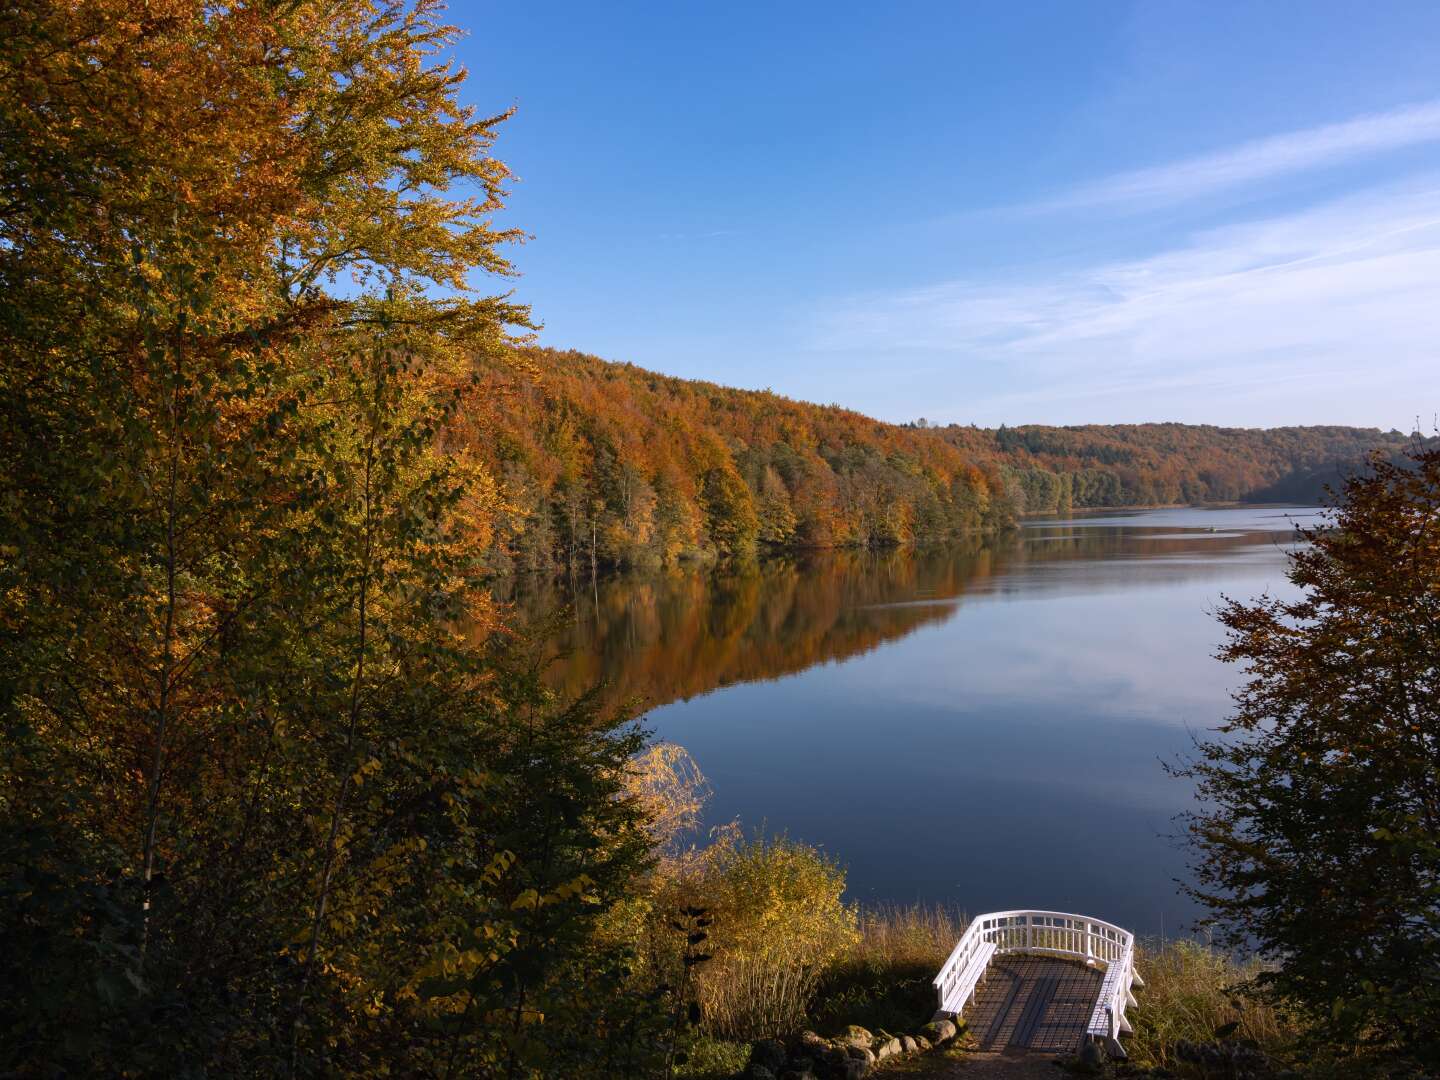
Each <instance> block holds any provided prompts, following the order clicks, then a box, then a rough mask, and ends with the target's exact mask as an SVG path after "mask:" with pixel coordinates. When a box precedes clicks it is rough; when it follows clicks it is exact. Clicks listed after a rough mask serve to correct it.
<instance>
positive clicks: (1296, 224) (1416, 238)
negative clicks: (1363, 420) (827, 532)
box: [811, 178, 1440, 425]
mask: <svg viewBox="0 0 1440 1080" xmlns="http://www.w3.org/2000/svg"><path fill="white" fill-rule="evenodd" d="M811 343H812V345H814V346H815V347H816V348H819V349H825V350H850V349H857V350H864V351H867V352H870V353H875V352H889V353H894V352H896V351H904V350H923V351H925V352H930V353H938V354H942V355H948V356H951V357H956V358H963V359H964V360H966V361H968V362H970V363H971V365H972V366H971V369H970V372H969V374H970V375H971V376H972V378H971V380H970V382H971V383H972V385H973V375H974V374H975V371H976V368H975V366H974V365H984V366H986V367H988V368H990V369H991V370H992V371H993V373H994V374H996V375H997V376H999V377H1000V381H1001V382H1003V383H1005V384H1007V385H1013V386H1015V387H1016V389H1015V390H1013V391H1007V390H1005V389H1001V390H1000V391H999V392H998V393H997V394H994V395H992V396H991V398H990V399H989V404H990V405H992V406H994V407H996V408H1000V407H1002V406H1003V407H1006V409H1007V411H1009V412H1010V415H1011V418H1012V419H1014V418H1016V413H1018V412H1021V411H1023V409H1024V408H1025V407H1027V406H1030V405H1033V404H1035V403H1043V402H1053V401H1054V400H1055V399H1056V398H1057V397H1061V396H1064V397H1065V398H1066V399H1074V398H1080V397H1084V398H1089V399H1092V400H1091V401H1090V403H1089V405H1088V408H1089V410H1090V411H1089V413H1088V414H1086V415H1088V416H1089V418H1091V419H1096V420H1099V419H1102V416H1099V415H1095V405H1094V402H1093V399H1094V398H1096V397H1111V398H1117V399H1120V398H1123V399H1126V415H1136V414H1137V413H1138V414H1141V415H1143V416H1144V417H1145V418H1149V419H1161V418H1185V414H1186V413H1187V408H1188V406H1189V405H1191V404H1196V403H1198V402H1199V400H1200V399H1202V398H1206V397H1207V396H1208V398H1209V401H1208V402H1207V404H1209V405H1210V408H1209V409H1208V410H1207V411H1208V415H1209V416H1210V417H1212V418H1215V417H1219V418H1222V419H1223V418H1224V416H1225V411H1224V410H1225V407H1226V401H1225V400H1224V399H1223V397H1218V396H1217V395H1223V394H1226V393H1237V392H1238V393H1240V394H1242V395H1244V396H1248V397H1249V398H1250V399H1252V400H1253V401H1256V402H1261V401H1267V400H1268V401H1274V402H1281V401H1286V400H1289V401H1302V402H1303V403H1304V404H1307V405H1310V406H1315V405H1317V404H1322V405H1323V403H1325V402H1327V401H1328V402H1329V403H1330V404H1331V406H1332V407H1330V408H1324V409H1321V410H1320V411H1315V410H1314V409H1313V408H1312V411H1311V412H1310V413H1309V414H1307V415H1309V416H1310V418H1311V422H1321V421H1324V420H1326V419H1329V418H1335V419H1337V420H1338V419H1343V418H1344V416H1352V417H1353V415H1354V414H1353V411H1350V412H1347V411H1346V409H1347V408H1348V407H1349V406H1352V405H1357V404H1359V403H1360V401H1361V400H1362V399H1368V400H1369V401H1370V402H1371V403H1372V404H1375V405H1376V407H1377V408H1381V409H1385V410H1393V409H1394V408H1395V407H1396V406H1395V404H1394V403H1395V402H1398V401H1401V400H1410V396H1409V395H1410V394H1412V393H1413V394H1416V395H1418V397H1417V398H1416V400H1415V401H1414V404H1415V406H1416V407H1417V408H1418V409H1420V410H1421V411H1423V412H1425V413H1427V414H1428V413H1429V412H1430V411H1431V410H1433V409H1434V408H1435V407H1436V406H1437V405H1440V401H1437V400H1434V399H1435V396H1436V395H1437V394H1440V178H1432V179H1430V180H1428V181H1427V182H1425V183H1422V184H1418V185H1412V186H1410V187H1409V188H1405V189H1385V190H1375V191H1371V192H1368V193H1365V194H1363V195H1360V196H1356V197H1352V198H1348V199H1344V200H1339V201H1335V202H1332V203H1328V204H1325V205H1322V206H1319V207H1316V208H1312V209H1310V210H1306V211H1303V212H1298V213H1293V214H1288V215H1284V216H1280V217H1274V218H1270V219H1266V220H1261V221H1256V222H1251V223H1248V224H1243V225H1233V226H1227V227H1225V228H1220V229H1213V230H1210V231H1207V232H1203V233H1199V234H1197V235H1195V236H1193V237H1192V238H1190V239H1189V240H1188V242H1186V243H1184V244H1182V245H1180V246H1177V247H1175V248H1173V249H1171V250H1168V251H1163V252H1161V253H1158V254H1155V255H1151V256H1148V257H1144V258H1138V259H1130V260H1119V261H1110V262H1104V263H1098V264H1096V265H1092V266H1088V267H1082V268H1080V269H1074V270H1069V271H1066V272H1064V273H1060V274H1056V275H1050V276H1047V277H1045V278H1043V279H1041V278H1034V277H1032V278H1030V279H1021V280H1013V281H1010V282H1007V283H1002V284H995V283H980V282H975V281H963V280H962V281H949V282H944V283H941V284H937V285H934V286H931V287H928V288H922V289H916V290H912V291H908V292H903V293H898V294H890V295H881V296H869V297H852V298H849V299H847V300H845V301H844V302H843V303H841V304H837V305H835V306H834V307H831V308H829V309H827V310H825V311H824V312H822V313H820V315H819V317H818V319H817V321H816V323H815V325H814V327H813V335H812V338H811ZM955 374H956V375H957V376H960V375H961V373H960V372H956V373H955ZM960 393H961V391H960V389H959V386H958V384H957V391H956V400H957V401H959V400H962V399H961V397H960ZM1327 394H1328V395H1329V396H1328V397H1326V395H1327ZM1196 395H1199V396H1198V397H1197V396H1196ZM1427 395H1428V396H1427ZM969 400H970V402H971V404H972V406H973V404H974V401H975V399H974V397H973V395H972V396H971V398H970V399H969ZM1147 405H1148V408H1145V407H1144V406H1147ZM1334 406H1343V407H1340V408H1337V407H1334ZM1157 410H1159V411H1157ZM931 411H932V412H933V411H934V410H933V409H932V410H931ZM1077 411H1078V412H1079V413H1082V414H1085V413H1086V407H1084V403H1082V407H1080V408H1078V409H1077ZM1045 412H1046V413H1047V414H1048V415H1049V416H1050V418H1051V419H1054V418H1055V417H1054V415H1053V410H1045ZM1113 414H1114V410H1110V411H1109V415H1111V416H1112V418H1113ZM971 415H973V413H972V414H971ZM1032 415H1033V413H1032ZM1372 415H1375V414H1373V413H1372ZM1034 418H1035V419H1041V418H1042V417H1040V416H1035V417H1034ZM1382 419H1383V418H1381V417H1379V416H1376V417H1375V421H1374V422H1380V421H1381V420H1382ZM1409 419H1411V417H1410V416H1409V415H1404V416H1391V417H1390V418H1389V419H1388V420H1386V421H1385V422H1386V423H1387V425H1388V423H1395V424H1403V423H1405V422H1407V421H1408V420H1409ZM1066 422H1070V421H1066ZM1234 422H1248V421H1244V420H1241V419H1240V418H1239V417H1238V416H1237V417H1236V419H1235V421H1234Z"/></svg>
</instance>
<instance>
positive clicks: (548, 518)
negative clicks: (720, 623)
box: [454, 348, 1407, 572]
mask: <svg viewBox="0 0 1440 1080" xmlns="http://www.w3.org/2000/svg"><path fill="white" fill-rule="evenodd" d="M520 355H521V358H522V359H523V363H522V364H515V363H511V364H507V365H502V364H497V363H496V362H495V361H494V360H483V359H482V360H480V361H478V362H477V367H478V369H479V370H480V372H481V378H482V382H483V385H484V386H485V388H486V389H485V393H484V395H483V397H482V400H483V401H484V402H485V403H486V404H485V406H484V409H483V411H481V412H479V413H476V414H475V415H474V416H461V417H460V418H459V420H458V421H457V426H456V429H455V443H454V445H455V446H457V447H465V448H467V449H469V450H471V451H473V452H474V453H476V454H478V455H479V456H480V457H481V458H483V460H484V461H485V464H486V467H487V469H488V470H489V472H490V474H491V475H492V476H493V477H494V478H495V481H496V483H497V485H498V491H499V505H498V510H497V513H496V516H495V518H494V522H493V529H494V543H493V546H492V547H491V549H490V552H489V555H488V560H489V565H490V566H491V567H492V568H494V569H495V570H497V571H501V572H511V571H515V570H547V571H548V570H555V569H560V570H565V571H568V572H576V571H579V570H586V571H589V570H590V569H592V568H596V567H614V566H659V565H669V564H674V563H677V562H680V561H684V560H696V559H701V560H703V559H713V558H717V557H724V556H747V555H751V554H754V553H756V552H764V551H772V552H773V551H780V550H787V549H800V548H825V547H869V548H875V547H886V546H891V545H896V544H906V543H913V542H923V541H939V540H953V539H955V538H957V537H961V536H966V535H973V534H975V533H977V532H994V531H996V530H999V529H1003V528H1004V527H1005V526H1007V525H1008V524H1010V523H1011V522H1013V521H1014V520H1015V518H1016V516H1017V515H1019V514H1023V513H1054V512H1066V511H1069V510H1072V509H1083V508H1087V507H1117V506H1138V505H1154V504H1168V503H1189V502H1211V501H1227V500H1245V499H1252V500H1266V499H1269V500H1273V501H1287V500H1294V501H1303V500H1313V499H1317V498H1318V497H1319V495H1320V492H1321V488H1322V487H1323V485H1324V484H1325V483H1327V482H1331V481H1335V482H1338V480H1339V478H1340V476H1341V475H1342V474H1343V473H1344V472H1346V471H1352V470H1355V469H1359V468H1363V466H1364V463H1365V460H1366V457H1367V455H1368V454H1370V453H1371V452H1372V451H1375V450H1381V451H1384V452H1387V453H1395V452H1398V451H1399V450H1400V449H1402V448H1403V447H1404V446H1405V445H1407V440H1406V438H1405V437H1402V436H1401V435H1400V434H1399V433H1398V432H1391V433H1385V432H1380V431H1376V430H1365V429H1358V428H1336V427H1315V428H1277V429H1274V430H1269V431H1262V430H1242V429H1232V428H1215V427H1203V426H1187V425H1183V424H1142V425H1132V426H1120V427H1095V426H1092V427H1077V428H1047V427H1021V428H1000V429H998V430H984V429H980V428H972V427H962V426H958V425H952V426H950V427H935V428H931V427H922V426H919V425H918V424H906V425H896V424H885V423H881V422H880V421H877V420H872V419H870V418H869V417H866V416H863V415H861V414H860V413H857V412H853V411H851V410H848V409H843V408H840V407H839V406H833V405H831V406H822V405H812V404H807V403H805V402H798V401H792V400H789V399H787V398H784V397H781V396H779V395H777V394H773V393H769V392H759V391H746V390H735V389H730V388H727V387H722V386H717V385H715V384H713V383H705V382H694V381H688V380H684V379H676V378H671V377H668V376H664V375H659V374H656V373H654V372H650V371H646V370H644V369H642V368H638V367H635V366H633V365H630V364H616V363H607V362H605V361H602V360H599V359H597V358H595V357H593V356H587V355H585V354H583V353H576V352H564V353H561V352H555V351H552V350H546V349H535V348H529V349H525V350H523V352H522V353H521V354H520Z"/></svg>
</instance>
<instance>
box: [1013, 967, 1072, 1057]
mask: <svg viewBox="0 0 1440 1080" xmlns="http://www.w3.org/2000/svg"><path fill="white" fill-rule="evenodd" d="M1030 985H1031V988H1030V994H1029V1000H1028V1001H1026V1003H1025V1011H1024V1012H1022V1013H1021V1014H1020V1018H1019V1019H1018V1020H1017V1021H1016V1022H1015V1034H1013V1035H1011V1036H1010V1044H1009V1045H1011V1046H1024V1047H1028V1046H1029V1045H1030V1043H1031V1040H1033V1039H1034V1037H1035V1032H1036V1031H1037V1030H1038V1029H1039V1027H1040V1023H1041V1021H1042V1020H1044V1019H1045V1011H1046V1010H1047V1009H1049V1008H1050V1002H1051V1001H1052V1000H1054V998H1055V990H1056V988H1057V987H1058V986H1059V985H1060V979H1059V977H1058V976H1056V975H1039V976H1036V977H1034V979H1033V981H1032V982H1031V984H1030Z"/></svg>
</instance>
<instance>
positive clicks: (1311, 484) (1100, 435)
mask: <svg viewBox="0 0 1440 1080" xmlns="http://www.w3.org/2000/svg"><path fill="white" fill-rule="evenodd" d="M933 430H935V431H936V432H937V433H938V434H939V435H940V436H941V437H942V438H943V439H944V440H945V441H946V442H948V443H950V444H951V445H953V446H955V447H957V448H959V449H960V450H961V451H962V452H964V453H965V454H966V455H968V456H970V457H972V458H974V459H975V460H979V461H992V462H1000V470H1001V474H1002V475H1003V476H1004V478H1005V497H1006V500H1007V502H1008V503H1009V505H1010V507H1011V509H1012V510H1013V511H1014V512H1017V513H1025V512H1029V513H1035V512H1047V511H1066V510H1071V509H1083V508H1090V507H1115V506H1156V505H1171V504H1175V503H1206V502H1314V501H1317V500H1319V499H1320V498H1321V497H1322V496H1323V494H1324V491H1325V487H1326V485H1335V486H1338V484H1339V482H1340V480H1341V479H1342V478H1343V477H1344V476H1345V475H1346V474H1347V473H1349V472H1352V471H1354V470H1355V469H1359V468H1363V467H1364V465H1365V464H1366V462H1367V460H1368V459H1369V457H1370V455H1371V454H1373V453H1375V452H1376V451H1379V452H1381V453H1383V454H1384V455H1385V456H1386V457H1387V458H1390V457H1394V456H1395V455H1397V454H1399V453H1400V452H1401V451H1402V450H1403V449H1404V448H1405V447H1407V446H1414V444H1415V441H1416V440H1415V437H1414V436H1411V435H1404V434H1402V433H1401V432H1399V431H1380V430H1379V429H1377V428H1353V427H1337V426H1332V425H1327V426H1315V427H1282V428H1265V429H1260V428H1225V427H1215V426H1213V425H1210V424H1110V425H1103V424H1086V425H1084V426H1081V427H1044V426H1041V425H1033V424H1027V425H1025V426H1023V427H1014V428H1010V427H1004V426H1001V427H1000V428H998V429H995V430H990V429H985V428H975V427H961V426H959V425H954V424H952V425H951V426H949V427H945V428H936V429H933Z"/></svg>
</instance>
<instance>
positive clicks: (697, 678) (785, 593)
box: [501, 525, 1273, 706]
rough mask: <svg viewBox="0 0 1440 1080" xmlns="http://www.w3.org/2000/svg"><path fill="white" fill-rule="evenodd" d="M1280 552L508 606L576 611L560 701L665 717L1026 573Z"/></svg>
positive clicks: (1134, 546) (762, 572) (691, 588)
mask: <svg viewBox="0 0 1440 1080" xmlns="http://www.w3.org/2000/svg"><path fill="white" fill-rule="evenodd" d="M1271 539H1273V537H1272V535H1271V534H1268V533H1245V534H1235V535H1213V534H1207V533H1201V532H1199V531H1196V532H1195V533H1194V534H1193V535H1190V536H1187V535H1184V534H1183V532H1182V531H1181V530H1177V529H1174V528H1145V527H1118V528H1095V527H1085V526H1067V525H1054V526H1044V527H1042V528H1037V529H1029V530H1022V531H1017V532H1011V533H1007V534H1005V535H1003V536H999V537H975V538H973V539H972V540H970V541H968V542H961V543H954V544H945V545H938V546H929V547H906V548H892V549H886V550H881V551H856V550H839V551H836V550H830V551H821V552H814V553H808V554H802V555H798V556H790V557H784V558H774V559H766V560H761V561H759V562H753V563H744V564H731V565H726V566H720V567H710V568H703V569H699V568H696V569H688V570H687V569H678V570H673V571H668V572H664V573H656V574H646V575H624V576H618V577H611V578H607V579H604V580H601V581H599V582H598V583H592V582H591V581H590V580H589V579H588V578H587V579H585V580H584V581H583V582H582V583H580V587H578V588H576V589H574V590H573V592H572V589H571V586H570V584H569V583H568V582H566V581H550V580H535V579H531V580H523V581H512V582H510V583H509V590H508V595H506V594H504V593H502V597H501V598H502V599H506V600H509V601H511V602H512V603H513V604H514V605H515V614H516V619H517V621H519V622H521V623H532V622H537V621H539V620H542V619H545V618H553V617H554V615H555V614H556V613H557V612H559V611H563V610H566V609H568V617H567V618H566V619H565V620H564V621H563V622H562V623H561V624H560V626H561V628H560V629H559V630H558V632H557V633H556V635H555V636H554V638H553V640H552V641H551V642H550V644H549V647H548V652H549V654H550V655H551V656H552V657H553V662H552V664H551V667H550V677H551V680H552V682H553V683H554V685H555V686H556V688H557V689H560V690H562V691H563V692H565V693H567V694H576V693H580V692H582V691H584V690H587V689H589V688H590V687H593V686H595V685H597V684H600V683H604V684H605V685H606V687H607V694H609V695H611V696H613V697H615V698H617V699H624V698H636V699H640V700H641V701H642V702H644V703H645V704H646V705H648V706H658V705H663V704H665V703H667V702H670V701H674V700H676V699H683V698H689V697H693V696H695V695H696V694H703V693H705V692H707V691H710V690H713V689H715V688H717V687H721V686H728V685H730V684H732V683H738V682H752V681H756V680H762V679H773V678H778V677H780V676H782V675H788V674H792V673H794V672H797V671H803V670H805V669H806V668H809V667H812V666H814V665H816V664H820V663H825V662H827V661H838V660H844V659H846V658H848V657H852V656H856V655H858V654H860V653H864V652H867V651H869V650H871V649H874V648H876V647H877V646H879V645H881V644H884V643H885V642H887V641H893V640H897V639H899V638H902V637H904V636H905V635H907V634H909V633H911V632H913V631H915V630H917V629H919V628H920V627H922V626H926V625H933V624H936V623H940V622H944V621H945V620H947V619H949V618H951V617H952V616H953V615H954V613H955V611H956V610H957V602H958V601H959V600H961V599H962V598H963V597H964V596H965V595H966V594H967V593H974V592H977V591H992V590H993V589H995V588H997V587H998V588H1006V587H1008V584H1009V583H1008V582H1005V579H1007V578H1011V579H1014V580H1015V581H1017V582H1018V581H1019V580H1020V578H1021V575H1019V574H1017V573H1016V572H1017V571H1020V570H1023V569H1025V568H1027V567H1034V566H1037V565H1049V564H1056V565H1060V564H1065V563H1073V562H1080V561H1086V562H1094V563H1096V564H1097V566H1096V568H1095V569H1096V570H1097V571H1103V564H1104V563H1105V562H1106V561H1107V560H1112V559H1121V558H1123V559H1125V560H1127V561H1128V560H1135V559H1145V558H1161V557H1166V556H1169V557H1175V556H1185V555H1195V556H1197V557H1203V558H1205V559H1206V560H1207V561H1209V560H1212V559H1213V558H1214V557H1215V556H1219V555H1222V554H1225V553H1227V552H1228V553H1234V552H1236V551H1237V550H1239V549H1242V548H1254V547H1255V545H1257V544H1260V543H1265V542H1268V541H1270V540H1271ZM1087 569H1088V568H1087ZM1117 570H1118V567H1117ZM1203 573H1204V571H1196V576H1201V575H1202V574H1203ZM1127 576H1128V575H1126V574H1124V573H1120V572H1117V573H1116V574H1113V575H1111V580H1112V581H1114V582H1115V583H1121V582H1123V580H1125V579H1126V577H1127ZM1179 576H1190V575H1188V574H1185V573H1183V571H1182V572H1180V575H1179ZM1085 577H1086V578H1087V579H1090V582H1089V583H1091V584H1093V583H1094V579H1093V578H1092V576H1091V575H1090V574H1088V573H1087V574H1086V575H1085Z"/></svg>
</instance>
